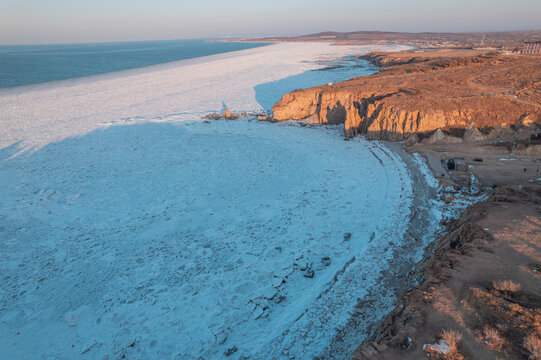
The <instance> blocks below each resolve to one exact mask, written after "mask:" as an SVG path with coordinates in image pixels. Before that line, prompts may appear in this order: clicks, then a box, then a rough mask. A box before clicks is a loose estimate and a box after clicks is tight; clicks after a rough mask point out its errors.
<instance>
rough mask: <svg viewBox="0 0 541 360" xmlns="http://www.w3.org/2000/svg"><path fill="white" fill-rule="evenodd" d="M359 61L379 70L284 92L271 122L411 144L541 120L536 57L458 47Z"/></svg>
mask: <svg viewBox="0 0 541 360" xmlns="http://www.w3.org/2000/svg"><path fill="white" fill-rule="evenodd" d="M364 58H366V59H368V60H370V61H372V62H373V63H375V64H376V65H378V66H381V67H382V69H381V71H380V72H379V73H377V74H374V75H372V76H367V77H359V78H355V79H352V80H349V81H345V82H342V83H338V84H334V85H326V86H318V87H314V88H309V89H303V90H296V91H294V92H292V93H289V94H286V95H284V96H283V97H282V99H281V100H280V101H279V102H278V103H277V104H276V105H275V106H274V107H273V113H274V119H275V120H277V121H285V120H308V121H311V122H315V123H319V124H344V126H345V129H344V131H345V133H344V136H345V137H346V138H351V137H353V136H355V135H357V134H366V135H367V136H368V137H369V138H373V139H386V140H393V141H399V140H406V139H410V140H412V141H413V142H415V141H416V140H418V138H419V137H423V136H427V134H430V133H432V132H434V131H435V130H437V129H442V130H443V131H444V132H448V133H451V134H457V133H458V134H460V133H463V132H464V129H472V128H477V129H481V130H482V131H485V130H490V129H493V128H497V127H509V126H516V125H528V124H533V123H541V66H540V62H539V61H540V58H539V57H517V56H504V55H498V54H491V53H486V52H478V51H467V50H463V51H437V52H407V53H372V54H369V55H366V56H364Z"/></svg>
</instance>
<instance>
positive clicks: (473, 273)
mask: <svg viewBox="0 0 541 360" xmlns="http://www.w3.org/2000/svg"><path fill="white" fill-rule="evenodd" d="M362 57H363V58H364V59H366V60H369V61H370V62H372V63H373V64H375V65H377V66H379V67H381V71H380V72H379V73H377V74H374V75H371V76H366V77H362V78H355V79H351V80H349V81H345V82H341V83H337V84H329V85H325V86H318V87H314V88H309V89H303V90H297V91H294V92H292V93H290V94H287V95H284V96H283V97H282V99H281V100H280V102H278V103H277V104H276V105H275V106H274V107H273V112H274V120H275V121H286V120H302V121H303V122H308V123H317V124H344V136H345V138H346V139H350V138H352V137H354V136H356V135H359V134H362V135H365V136H366V137H368V138H370V139H378V140H390V141H400V142H402V144H403V146H404V147H405V149H406V151H408V152H410V153H419V154H421V155H423V156H424V157H425V159H426V160H427V163H428V164H429V165H430V167H431V170H432V173H433V175H434V176H435V177H436V178H437V179H438V180H439V182H440V186H441V188H442V189H452V188H454V189H467V188H471V187H472V186H473V185H476V186H477V187H478V188H479V189H485V190H483V191H485V200H483V201H481V202H478V203H476V204H473V205H470V206H469V207H468V208H467V209H466V210H465V211H464V212H463V213H462V214H461V215H460V216H459V217H458V218H457V219H455V220H452V221H450V222H449V223H442V224H441V225H442V229H443V230H442V232H441V233H440V234H438V235H437V236H436V239H435V241H434V243H433V245H432V246H429V247H428V248H427V250H426V256H425V258H424V260H423V261H422V262H421V264H420V265H421V267H422V271H421V272H422V280H421V281H420V282H419V283H418V285H416V286H414V287H413V288H411V289H410V290H409V291H406V292H405V294H403V295H402V297H401V298H400V300H399V301H398V303H397V305H396V308H395V310H394V311H393V312H391V313H390V314H389V315H388V316H387V317H385V318H384V319H383V321H382V323H381V325H380V327H379V328H378V329H377V330H376V331H375V332H374V334H373V335H372V337H371V339H370V340H371V341H369V342H365V343H364V344H362V346H361V347H360V348H359V349H358V351H357V353H356V355H355V356H354V359H418V358H421V357H426V356H430V358H431V359H527V358H529V359H538V358H540V357H541V290H540V289H541V275H540V274H541V220H540V219H541V173H540V171H541V66H540V64H541V62H540V61H541V57H539V56H521V55H519V54H512V55H506V54H503V53H502V51H494V50H486V49H485V50H474V49H449V48H446V49H429V50H427V49H425V50H412V51H403V52H400V53H381V52H379V53H378V52H375V53H371V54H368V55H364V56H362ZM448 160H453V161H457V162H460V163H461V164H463V168H461V169H458V168H452V167H450V166H448V165H449V163H448ZM489 189H490V190H489ZM418 190H419V191H420V190H421V189H418ZM441 196H442V199H441V200H443V201H444V202H445V203H450V202H451V201H456V200H457V196H454V195H451V196H449V194H447V195H445V194H444V193H442V195H441Z"/></svg>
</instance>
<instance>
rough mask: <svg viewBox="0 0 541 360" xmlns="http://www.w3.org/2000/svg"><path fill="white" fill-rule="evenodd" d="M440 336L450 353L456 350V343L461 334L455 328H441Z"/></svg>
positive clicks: (460, 338)
mask: <svg viewBox="0 0 541 360" xmlns="http://www.w3.org/2000/svg"><path fill="white" fill-rule="evenodd" d="M441 338H442V339H443V340H444V341H445V342H446V343H447V344H448V345H449V350H450V351H451V353H455V352H457V351H458V343H459V342H460V340H462V334H461V333H459V332H458V331H456V330H443V331H442V332H441Z"/></svg>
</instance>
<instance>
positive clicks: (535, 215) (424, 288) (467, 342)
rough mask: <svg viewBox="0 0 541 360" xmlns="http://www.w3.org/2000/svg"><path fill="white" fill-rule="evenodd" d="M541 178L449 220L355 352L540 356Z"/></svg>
mask: <svg viewBox="0 0 541 360" xmlns="http://www.w3.org/2000/svg"><path fill="white" fill-rule="evenodd" d="M540 216H541V185H539V184H528V185H524V186H505V187H498V188H496V189H495V190H493V191H492V192H491V194H490V196H489V198H488V200H486V201H484V202H481V203H478V204H476V205H472V206H470V207H469V208H468V209H467V210H466V211H465V212H464V213H463V214H462V216H461V217H460V218H459V219H458V220H456V221H453V222H452V223H450V224H449V225H448V227H447V232H446V233H445V235H444V236H443V237H442V238H441V240H440V241H439V243H438V244H437V246H436V249H435V251H434V252H433V254H432V255H431V256H430V257H429V258H428V259H427V260H426V262H425V264H424V280H423V282H422V283H421V284H420V285H419V286H418V287H417V288H415V289H413V290H411V291H409V292H407V293H406V294H405V295H404V296H403V297H402V298H401V299H400V301H399V302H398V304H397V306H396V308H395V310H394V311H393V312H392V313H391V314H390V315H389V316H388V317H387V318H386V320H385V321H384V322H383V324H382V325H381V326H380V328H379V329H378V330H377V331H376V333H375V335H374V337H373V341H372V342H369V343H368V344H365V345H364V346H362V347H361V348H360V349H359V350H358V351H357V353H356V355H355V357H354V359H420V358H422V357H424V358H426V355H427V354H430V358H432V359H434V358H435V359H527V358H530V359H538V358H539V357H540V356H541V352H540V351H541V217H540Z"/></svg>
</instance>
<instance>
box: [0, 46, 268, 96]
mask: <svg viewBox="0 0 541 360" xmlns="http://www.w3.org/2000/svg"><path fill="white" fill-rule="evenodd" d="M265 45H267V44H264V43H240V42H209V41H206V40H171V41H141V42H117V43H93V44H58V45H11V46H0V88H6V87H12V86H20V85H30V84H37V83H43V82H48V81H55V80H65V79H72V78H78V77H82V76H88V75H97V74H103V73H108V72H114V71H120V70H127V69H133V68H139V67H143V66H149V65H157V64H163V63H167V62H171V61H177V60H184V59H192V58H197V57H201V56H208V55H215V54H220V53H226V52H230V51H236V50H244V49H250V48H255V47H260V46H265Z"/></svg>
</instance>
